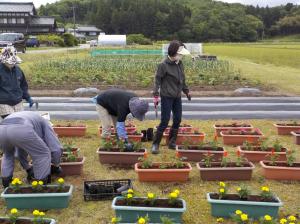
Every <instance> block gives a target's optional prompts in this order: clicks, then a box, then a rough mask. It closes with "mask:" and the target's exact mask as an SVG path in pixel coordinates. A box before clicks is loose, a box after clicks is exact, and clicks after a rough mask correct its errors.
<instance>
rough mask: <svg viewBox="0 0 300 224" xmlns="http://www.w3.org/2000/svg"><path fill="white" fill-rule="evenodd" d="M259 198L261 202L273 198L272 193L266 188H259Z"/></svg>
mask: <svg viewBox="0 0 300 224" xmlns="http://www.w3.org/2000/svg"><path fill="white" fill-rule="evenodd" d="M260 196H261V197H262V199H263V200H270V199H273V198H274V195H273V193H272V192H271V191H270V188H269V187H267V186H263V187H261V193H260Z"/></svg>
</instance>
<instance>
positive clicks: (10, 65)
mask: <svg viewBox="0 0 300 224" xmlns="http://www.w3.org/2000/svg"><path fill="white" fill-rule="evenodd" d="M21 62H22V60H21V59H20V58H19V57H18V56H17V51H16V49H15V48H14V47H13V46H8V47H5V48H3V49H2V51H1V55H0V120H1V119H4V118H5V117H7V116H8V115H10V114H12V113H14V112H18V111H23V102H22V100H23V99H25V100H26V101H27V102H28V103H29V107H32V105H33V100H32V98H31V97H30V94H29V93H28V84H27V81H26V78H25V76H24V73H23V72H22V70H21V69H20V67H19V66H17V64H20V63H21ZM15 156H16V158H18V160H19V161H20V164H21V166H22V167H23V169H24V170H26V172H27V179H28V180H29V179H32V177H33V169H32V166H31V165H30V164H29V161H28V159H27V158H28V154H27V153H26V152H25V151H24V150H22V149H15Z"/></svg>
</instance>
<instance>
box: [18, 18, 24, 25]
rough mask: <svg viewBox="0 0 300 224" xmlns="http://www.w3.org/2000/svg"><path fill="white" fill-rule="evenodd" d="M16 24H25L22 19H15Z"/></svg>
mask: <svg viewBox="0 0 300 224" xmlns="http://www.w3.org/2000/svg"><path fill="white" fill-rule="evenodd" d="M17 23H18V24H24V23H25V20H24V18H17Z"/></svg>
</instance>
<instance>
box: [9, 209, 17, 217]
mask: <svg viewBox="0 0 300 224" xmlns="http://www.w3.org/2000/svg"><path fill="white" fill-rule="evenodd" d="M17 213H18V209H16V208H12V209H11V210H10V214H12V215H15V214H17Z"/></svg>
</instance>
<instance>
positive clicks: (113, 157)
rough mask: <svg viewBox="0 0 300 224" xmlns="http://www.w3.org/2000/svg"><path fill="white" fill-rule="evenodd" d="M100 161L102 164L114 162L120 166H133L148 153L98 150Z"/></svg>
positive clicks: (145, 151)
mask: <svg viewBox="0 0 300 224" xmlns="http://www.w3.org/2000/svg"><path fill="white" fill-rule="evenodd" d="M97 154H98V156H99V161H100V163H102V164H114V165H119V166H133V165H134V164H136V163H137V162H138V161H139V158H143V157H144V156H145V155H146V154H147V150H146V149H144V152H107V151H100V150H97Z"/></svg>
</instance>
